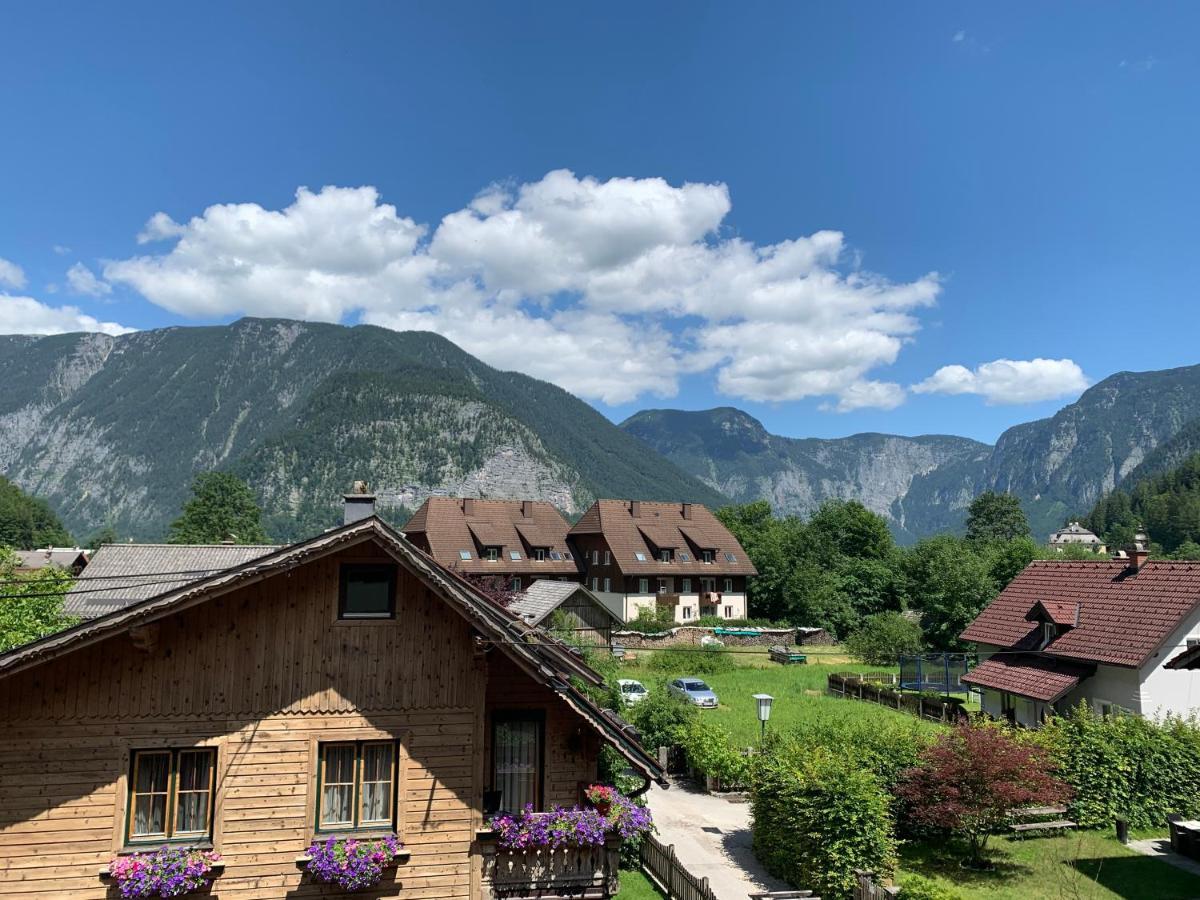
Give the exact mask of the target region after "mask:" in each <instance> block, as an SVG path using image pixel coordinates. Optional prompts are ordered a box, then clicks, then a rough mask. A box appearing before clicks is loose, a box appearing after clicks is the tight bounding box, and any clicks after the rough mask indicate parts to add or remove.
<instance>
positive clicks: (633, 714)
mask: <svg viewBox="0 0 1200 900" xmlns="http://www.w3.org/2000/svg"><path fill="white" fill-rule="evenodd" d="M625 715H626V717H627V718H628V719H629V720H630V721H631V722H632V723H633V725H634V727H636V728H637V730H638V734H639V735H641V739H642V746H643V747H646V748H649V749H650V750H651V752H653V751H654V749H655V748H658V747H673V746H675V745H676V744H682V743H683V739H684V735H685V734H686V733H687V729H688V727H689V726H690V725H691V723H692V722H693V721H695V720H696V718H697V717H698V715H699V711H698V710H697V709H696V707H694V706H692V705H691V704H690V703H687V702H686V701H684V700H682V699H680V698H679V697H675V696H673V695H671V694H668V693H667V692H666V691H665V690H657V691H651V692H650V694H649V696H648V697H646V699H645V700H643V701H642V702H641V703H639V704H637V705H636V706H633V707H630V708H629V710H627V711H626V713H625Z"/></svg>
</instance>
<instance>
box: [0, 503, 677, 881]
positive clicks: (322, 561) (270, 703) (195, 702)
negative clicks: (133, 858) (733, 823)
mask: <svg viewBox="0 0 1200 900" xmlns="http://www.w3.org/2000/svg"><path fill="white" fill-rule="evenodd" d="M578 679H582V680H583V681H585V682H586V681H591V682H592V683H596V682H598V681H599V679H598V676H596V675H595V673H593V672H591V670H590V669H588V668H587V667H586V666H585V665H584V664H583V663H582V662H581V661H580V659H579V658H578V657H577V656H575V655H573V654H572V653H570V652H567V650H566V649H564V648H563V647H562V646H561V645H559V644H556V643H555V642H553V641H548V640H545V639H544V636H542V635H541V634H540V633H539V632H537V631H535V630H534V629H531V628H530V627H529V626H528V625H527V624H525V623H524V622H522V621H521V620H520V619H519V618H516V617H514V616H512V615H511V614H510V613H508V612H507V611H505V610H503V609H501V608H500V607H498V606H496V605H495V604H494V603H492V602H491V601H490V600H488V599H487V597H485V596H483V595H482V594H480V593H479V592H478V591H476V590H475V589H474V588H473V587H472V585H471V584H470V583H468V582H467V581H465V580H464V579H462V578H460V577H459V576H458V575H457V574H456V573H454V572H453V571H450V570H447V569H446V568H444V567H442V566H441V565H439V564H438V563H437V562H436V561H435V560H434V559H432V558H431V557H430V556H428V555H427V554H425V553H423V552H422V551H421V550H419V549H418V548H416V547H414V546H413V545H412V544H410V543H409V542H407V541H405V540H404V538H403V536H402V535H400V534H399V533H398V532H396V531H394V530H393V529H391V528H389V527H388V526H387V525H386V524H385V523H383V522H382V521H381V520H379V519H377V518H375V517H373V516H371V517H368V518H365V519H362V520H359V521H355V522H351V523H349V524H347V525H344V526H342V527H341V528H338V529H335V530H333V531H330V532H327V533H325V534H323V535H321V536H319V537H317V538H314V539H312V540H309V541H304V542H301V543H298V544H295V545H291V546H289V547H284V548H280V549H278V550H276V551H274V552H270V553H267V554H266V555H262V556H258V557H257V558H255V559H253V560H251V561H249V562H246V563H243V564H240V565H236V566H233V567H231V568H228V569H225V570H223V571H220V572H217V573H215V574H212V575H210V576H207V577H203V578H201V579H199V580H196V581H192V582H189V583H187V584H184V585H182V586H179V587H175V588H170V589H168V590H167V591H165V592H162V593H159V594H157V595H155V596H152V597H149V598H146V599H138V600H135V601H133V602H131V603H130V604H129V605H126V606H124V607H122V608H119V609H115V610H112V611H110V612H107V613H105V614H103V615H100V616H98V617H96V618H93V619H91V620H90V621H86V622H84V623H83V624H81V625H78V626H76V627H74V628H71V629H68V630H67V631H64V632H60V633H58V634H55V635H52V636H50V637H48V638H44V639H42V640H40V641H37V642H34V643H32V644H28V645H26V646H24V647H19V648H17V649H15V650H13V651H10V652H8V653H6V654H4V655H0V758H2V759H3V760H4V765H3V766H0V869H3V871H4V872H5V874H4V877H3V878H0V896H13V897H18V896H19V897H50V896H53V897H56V898H79V900H83V898H96V900H99V898H104V897H111V896H113V895H114V894H113V893H112V889H111V888H110V887H109V886H106V885H105V884H104V883H103V882H102V881H101V872H102V870H104V869H105V868H106V866H107V864H108V862H109V860H111V859H112V858H113V857H114V856H115V855H118V854H122V853H126V852H130V851H133V850H137V849H146V848H150V849H153V848H156V847H159V846H162V845H163V844H164V843H177V844H180V845H185V846H198V847H212V848H214V849H215V850H217V851H218V852H220V853H221V855H222V856H223V858H224V861H225V867H224V871H223V873H222V874H221V875H220V876H219V877H218V878H217V880H216V882H215V884H214V886H213V888H212V896H214V897H228V898H234V897H236V898H239V900H241V898H246V900H250V898H264V900H265V898H273V900H274V898H299V897H307V896H313V897H316V896H327V893H328V892H327V890H326V889H325V888H324V887H322V886H319V885H315V884H313V883H312V882H311V880H310V878H309V876H307V875H306V874H305V872H304V871H303V863H302V861H300V862H299V863H298V860H297V858H298V857H301V856H302V854H303V853H304V851H305V850H306V848H307V847H308V846H309V845H310V844H311V843H312V842H313V841H314V840H317V839H325V837H327V836H329V835H340V836H360V837H365V836H371V835H378V834H380V833H385V832H387V833H395V834H397V835H398V836H399V838H400V840H402V841H403V842H404V845H405V851H406V854H407V855H406V856H405V857H402V859H401V860H400V862H399V864H398V865H397V866H396V867H395V868H394V869H392V870H389V872H388V873H387V875H386V876H385V879H384V881H383V882H382V883H381V884H380V885H378V886H377V887H376V888H375V889H372V890H370V891H365V892H363V893H362V894H360V895H358V896H364V897H387V898H468V900H483V898H488V897H492V896H493V895H494V886H493V883H492V882H493V879H494V878H495V877H496V871H497V870H496V868H495V866H494V865H491V864H489V860H492V861H494V860H495V847H494V844H491V843H489V835H488V833H487V832H486V831H485V830H484V827H483V826H484V822H485V801H487V806H489V807H490V808H493V809H494V808H504V809H517V808H519V807H520V806H521V805H523V804H524V803H532V804H534V806H535V807H537V808H549V807H550V806H551V805H553V804H556V803H561V804H573V803H575V802H577V801H578V800H579V797H580V790H581V786H584V785H586V784H587V783H588V782H590V781H592V780H594V779H595V778H596V776H597V759H598V755H599V748H600V746H601V744H603V743H608V744H610V745H612V746H613V747H614V748H616V750H617V751H618V752H619V753H620V754H622V756H623V757H624V758H625V760H626V761H627V762H628V764H629V765H630V767H631V768H632V769H633V770H634V771H635V772H638V773H641V774H642V775H643V777H644V778H645V779H647V781H646V783H647V784H648V783H649V780H650V779H661V778H662V772H661V770H660V769H659V768H658V766H657V764H656V762H655V761H654V760H653V759H652V758H650V757H649V756H647V754H646V753H645V752H644V751H643V750H642V749H641V747H640V745H639V744H638V743H637V741H636V738H635V737H634V736H633V735H632V734H631V732H630V731H629V729H628V728H627V726H624V725H623V723H621V722H620V720H619V719H617V718H616V717H615V716H613V715H612V714H610V713H605V712H602V711H601V710H600V709H598V708H597V707H596V706H595V705H594V704H592V703H591V702H590V701H589V700H588V698H587V696H586V695H585V694H584V693H583V692H582V691H581V690H580V689H579V688H578V687H577V686H576V685H575V683H573V682H576V680H578ZM576 874H577V875H579V874H580V873H576ZM581 877H585V878H592V879H593V881H592V882H590V883H593V884H596V883H597V882H595V878H596V877H597V876H596V873H594V872H592V871H590V870H588V871H585V872H582V876H581ZM510 887H512V886H511V885H510ZM594 889H595V890H598V891H599V893H597V894H596V895H597V896H609V894H610V893H611V884H610V883H607V882H605V884H602V885H601V886H600V887H599V888H594ZM522 890H523V889H522V886H521V884H520V883H517V884H516V886H515V887H513V890H512V891H510V892H508V893H506V896H516V897H521V896H533V894H534V893H535V891H534V889H533V888H532V887H530V888H529V889H528V891H526V892H524V893H523V892H522Z"/></svg>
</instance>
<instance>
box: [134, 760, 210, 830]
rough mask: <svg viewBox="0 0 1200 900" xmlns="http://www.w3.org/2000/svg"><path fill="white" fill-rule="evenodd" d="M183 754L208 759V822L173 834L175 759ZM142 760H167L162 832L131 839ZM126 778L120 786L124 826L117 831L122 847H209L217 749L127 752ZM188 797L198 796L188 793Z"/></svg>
mask: <svg viewBox="0 0 1200 900" xmlns="http://www.w3.org/2000/svg"><path fill="white" fill-rule="evenodd" d="M187 753H202V754H205V755H207V756H208V821H207V823H206V825H207V827H206V828H205V829H204V830H202V831H185V832H182V833H177V832H176V830H175V815H176V813H177V812H178V806H179V759H180V757H181V756H183V755H184V754H187ZM145 756H167V757H169V762H168V766H167V791H166V796H167V807H166V811H165V812H164V819H163V824H164V826H165V827H166V831H165V833H163V834H155V835H134V833H133V824H134V811H135V809H136V808H137V802H136V801H137V798H138V796H140V795H139V794H138V792H137V774H138V765H139V763H140V762H141V760H142V758H143V757H145ZM126 768H127V770H128V775H127V776H126V781H125V785H124V788H125V790H124V794H125V810H124V824H123V826H122V828H121V841H120V844H121V846H122V847H147V846H162V845H163V844H171V845H177V846H178V845H182V846H192V845H195V844H210V843H211V842H212V839H213V834H214V829H215V823H216V818H217V817H216V809H217V748H216V747H213V746H204V745H201V746H190V747H189V746H178V747H138V748H136V749H131V750H130V751H129V765H128V766H127V767H126ZM188 793H198V792H196V791H189V792H188Z"/></svg>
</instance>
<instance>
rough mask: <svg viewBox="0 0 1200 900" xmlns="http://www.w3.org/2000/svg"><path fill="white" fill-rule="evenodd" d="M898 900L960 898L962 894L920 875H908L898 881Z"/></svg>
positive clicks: (954, 899) (949, 899)
mask: <svg viewBox="0 0 1200 900" xmlns="http://www.w3.org/2000/svg"><path fill="white" fill-rule="evenodd" d="M898 900H962V894H960V893H958V892H957V891H953V890H951V889H950V888H948V887H942V886H941V885H940V884H938V883H937V882H936V881H930V880H929V879H928V878H924V877H922V876H921V875H910V876H908V877H907V878H905V879H904V880H903V881H901V882H900V895H899V898H898Z"/></svg>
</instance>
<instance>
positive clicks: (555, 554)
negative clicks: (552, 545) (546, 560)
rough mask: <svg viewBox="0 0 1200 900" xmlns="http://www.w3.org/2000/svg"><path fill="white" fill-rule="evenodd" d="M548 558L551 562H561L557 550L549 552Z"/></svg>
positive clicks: (560, 556)
mask: <svg viewBox="0 0 1200 900" xmlns="http://www.w3.org/2000/svg"><path fill="white" fill-rule="evenodd" d="M550 558H551V559H552V560H554V561H555V562H561V561H562V554H561V553H559V552H558V551H557V550H551V551H550Z"/></svg>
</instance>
